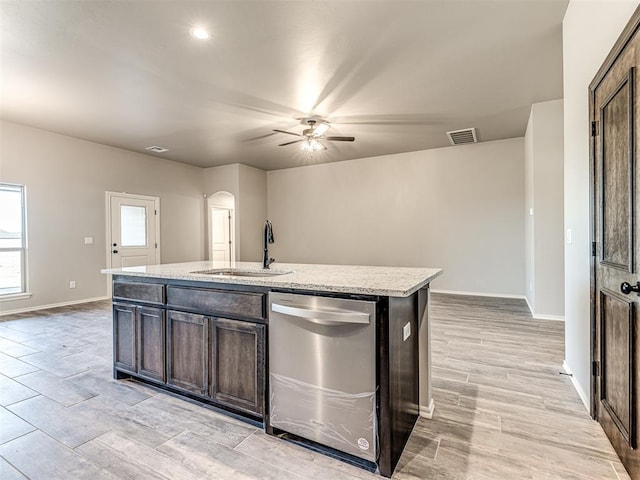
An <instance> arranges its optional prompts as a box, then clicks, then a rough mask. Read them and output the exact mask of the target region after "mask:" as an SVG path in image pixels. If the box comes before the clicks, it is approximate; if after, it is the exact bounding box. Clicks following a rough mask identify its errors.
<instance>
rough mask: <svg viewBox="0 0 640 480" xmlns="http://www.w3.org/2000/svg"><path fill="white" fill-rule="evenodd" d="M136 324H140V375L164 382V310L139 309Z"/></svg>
mask: <svg viewBox="0 0 640 480" xmlns="http://www.w3.org/2000/svg"><path fill="white" fill-rule="evenodd" d="M136 323H137V324H138V325H137V327H138V328H137V333H138V343H137V347H138V374H139V375H140V376H142V377H146V378H150V379H152V380H157V381H159V382H164V381H165V380H166V374H165V368H164V366H165V323H164V310H162V309H160V308H153V307H138V309H137V312H136Z"/></svg>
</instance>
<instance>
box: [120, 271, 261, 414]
mask: <svg viewBox="0 0 640 480" xmlns="http://www.w3.org/2000/svg"><path fill="white" fill-rule="evenodd" d="M113 292H114V294H113V295H114V303H113V334H114V335H113V357H114V375H115V376H116V378H122V377H125V376H132V377H135V378H138V379H140V380H148V381H152V382H153V383H155V384H159V383H160V384H164V385H165V386H166V387H170V388H171V389H173V390H174V391H182V392H184V393H188V394H190V395H196V396H198V397H200V398H201V399H203V400H205V401H209V402H211V403H215V404H216V405H219V406H223V407H229V408H232V409H234V410H236V411H238V412H244V413H246V414H249V415H251V416H253V417H263V416H264V411H265V407H264V404H265V400H264V392H265V369H266V366H265V342H266V325H264V324H263V323H262V322H263V321H264V319H265V316H266V315H265V310H264V309H265V305H264V302H265V294H264V293H261V292H245V291H237V290H233V291H226V290H221V289H213V288H193V287H190V286H182V285H173V284H168V285H167V284H162V283H157V282H151V283H146V282H136V281H122V280H115V281H114V284H113ZM220 316H223V317H227V316H230V317H232V318H220ZM234 318H237V319H234Z"/></svg>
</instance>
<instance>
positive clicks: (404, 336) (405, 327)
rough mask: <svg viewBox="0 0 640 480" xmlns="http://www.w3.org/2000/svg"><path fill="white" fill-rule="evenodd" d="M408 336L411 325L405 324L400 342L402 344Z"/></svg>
mask: <svg viewBox="0 0 640 480" xmlns="http://www.w3.org/2000/svg"><path fill="white" fill-rule="evenodd" d="M410 336H411V324H410V323H409V322H407V323H406V324H405V326H404V327H402V341H403V342H404V341H405V340H406V339H407V338H409V337H410Z"/></svg>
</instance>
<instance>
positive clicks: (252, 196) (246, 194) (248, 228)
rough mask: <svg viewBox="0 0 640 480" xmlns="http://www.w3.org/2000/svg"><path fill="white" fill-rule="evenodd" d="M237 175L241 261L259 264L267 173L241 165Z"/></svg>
mask: <svg viewBox="0 0 640 480" xmlns="http://www.w3.org/2000/svg"><path fill="white" fill-rule="evenodd" d="M239 174H240V178H239V183H240V202H239V203H240V205H239V206H240V215H241V217H240V232H241V236H240V244H241V246H240V249H241V251H242V261H244V262H261V261H262V243H263V241H262V237H263V231H264V222H265V220H266V219H267V172H265V171H264V170H260V169H257V168H253V167H249V166H247V165H242V164H241V165H240V169H239Z"/></svg>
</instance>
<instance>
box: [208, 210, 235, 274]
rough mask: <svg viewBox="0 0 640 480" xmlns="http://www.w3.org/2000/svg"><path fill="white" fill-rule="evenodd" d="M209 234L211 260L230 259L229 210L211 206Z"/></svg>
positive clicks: (226, 260) (227, 260)
mask: <svg viewBox="0 0 640 480" xmlns="http://www.w3.org/2000/svg"><path fill="white" fill-rule="evenodd" d="M210 235H211V260H214V261H225V262H229V261H231V260H232V258H231V256H232V255H231V248H232V243H231V210H229V209H226V208H218V207H211V232H210Z"/></svg>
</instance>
